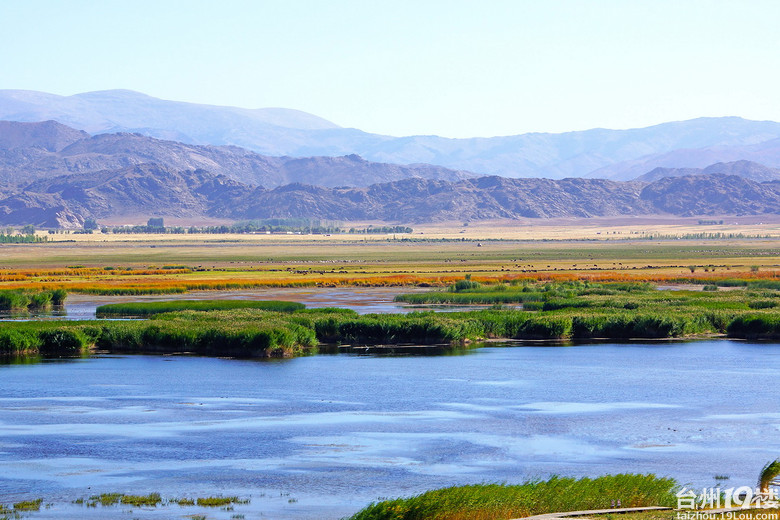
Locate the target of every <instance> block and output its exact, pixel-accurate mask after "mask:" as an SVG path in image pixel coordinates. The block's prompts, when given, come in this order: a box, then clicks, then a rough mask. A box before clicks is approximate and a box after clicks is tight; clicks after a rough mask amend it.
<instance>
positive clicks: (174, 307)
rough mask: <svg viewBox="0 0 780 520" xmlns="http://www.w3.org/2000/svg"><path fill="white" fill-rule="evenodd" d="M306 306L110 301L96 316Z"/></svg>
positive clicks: (297, 308) (298, 306)
mask: <svg viewBox="0 0 780 520" xmlns="http://www.w3.org/2000/svg"><path fill="white" fill-rule="evenodd" d="M305 308H306V306H305V305H303V304H302V303H297V302H286V301H274V300H265V301H256V300H172V301H166V302H129V303H111V304H108V305H101V306H100V307H98V308H97V311H96V312H97V316H98V317H106V316H150V315H152V314H162V313H166V312H178V311H228V310H234V309H260V310H264V311H275V312H294V311H300V310H303V309H305Z"/></svg>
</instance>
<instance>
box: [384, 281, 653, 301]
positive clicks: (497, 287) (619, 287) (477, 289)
mask: <svg viewBox="0 0 780 520" xmlns="http://www.w3.org/2000/svg"><path fill="white" fill-rule="evenodd" d="M653 290H654V287H653V285H652V284H649V283H643V282H637V283H630V282H615V283H589V282H580V281H573V282H549V283H533V282H528V281H525V282H522V283H513V284H503V283H501V284H493V285H483V284H480V283H477V282H472V281H468V280H461V281H459V282H457V283H455V284H453V285H451V286H450V287H449V288H448V289H447V290H446V291H431V292H426V293H412V294H400V295H398V296H396V298H395V300H396V301H398V302H405V303H412V304H417V305H423V304H455V305H480V304H484V305H492V304H526V303H529V302H548V301H550V300H553V299H573V298H576V297H579V296H589V295H616V294H635V293H649V292H651V291H653Z"/></svg>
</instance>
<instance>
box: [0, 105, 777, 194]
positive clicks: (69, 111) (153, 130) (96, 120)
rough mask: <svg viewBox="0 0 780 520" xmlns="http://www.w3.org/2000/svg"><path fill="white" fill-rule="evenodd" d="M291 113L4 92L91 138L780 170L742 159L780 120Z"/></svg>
mask: <svg viewBox="0 0 780 520" xmlns="http://www.w3.org/2000/svg"><path fill="white" fill-rule="evenodd" d="M20 92H23V93H24V94H20ZM20 98H21V99H20ZM150 107H151V108H150ZM258 110H263V109H258ZM273 110H282V111H284V110H287V109H273ZM284 114H285V118H286V119H285V118H282V119H284V120H283V121H282V120H278V119H274V118H273V117H271V116H270V115H268V114H266V116H264V117H265V118H264V119H263V118H262V117H260V116H259V115H258V114H256V113H253V112H252V111H251V109H240V108H236V107H219V106H215V105H197V104H194V103H182V102H177V101H166V100H161V99H157V98H153V97H151V96H147V95H145V94H140V93H135V92H133V91H103V92H97V93H83V94H76V95H74V96H55V95H53V94H45V93H36V92H34V91H8V90H0V119H16V120H22V121H34V120H35V121H37V120H45V119H55V120H58V121H60V122H62V123H64V124H69V125H70V126H73V127H74V128H78V129H82V130H85V131H88V132H90V133H101V132H106V133H108V132H117V131H124V132H131V133H132V132H140V133H143V134H144V135H149V136H151V137H157V138H161V139H173V140H177V141H181V142H184V143H187V144H203V145H218V146H221V145H234V146H241V147H244V148H247V149H250V150H253V151H255V152H257V153H260V154H263V155H271V156H290V157H308V156H346V155H352V154H357V155H360V156H361V157H363V158H365V159H366V160H369V161H373V162H382V163H393V164H416V163H426V164H435V165H440V166H443V167H446V168H450V169H455V170H465V171H471V172H475V173H477V174H481V175H503V176H508V177H514V178H517V177H548V178H564V177H584V176H590V177H606V178H615V179H619V180H627V179H628V178H632V177H636V176H637V175H641V174H643V173H645V172H647V171H650V170H651V169H653V168H654V167H656V166H684V167H703V166H706V164H712V163H714V162H718V161H721V162H728V161H734V160H738V159H751V160H755V161H757V162H763V163H765V164H767V165H769V166H773V167H780V146H777V147H776V148H772V149H767V150H764V151H763V152H758V151H755V150H754V151H753V152H752V153H754V154H756V155H754V156H741V155H740V149H741V148H745V153H751V151H750V147H755V146H757V145H760V144H761V143H765V142H768V141H771V140H773V139H780V123H778V122H774V121H750V120H746V119H742V118H738V117H722V118H698V119H692V120H688V121H677V122H669V123H662V124H659V125H653V126H650V127H645V128H635V129H628V130H609V129H591V130H584V131H577V132H566V133H561V134H553V133H528V134H519V135H514V136H499V137H475V138H467V139H451V138H444V137H439V136H424V135H418V136H405V137H393V136H387V135H380V134H370V133H367V132H363V131H361V130H358V129H354V128H343V127H339V126H338V125H335V124H334V123H331V122H329V121H326V120H324V119H322V118H317V116H311V115H310V114H309V115H308V116H311V118H314V119H309V118H308V117H307V116H304V115H302V114H305V113H297V114H298V116H299V118H298V119H296V117H293V115H291V114H290V113H287V112H284ZM107 115H110V116H111V117H110V118H109V117H107ZM280 117H281V116H280ZM258 118H259V119H258ZM296 121H297V122H296ZM285 125H286V126H285ZM672 153H675V154H676V158H677V162H676V163H675V164H668V163H663V162H659V161H662V160H663V157H664V156H665V155H666V154H672ZM703 154H704V155H706V154H709V155H710V158H711V160H709V162H706V164H701V162H702V161H701V160H699V159H695V158H696V157H700V156H702V155H703ZM743 155H744V154H743ZM637 161H639V162H640V163H641V166H637V168H639V170H640V171H636V170H632V172H631V174H627V173H626V172H625V169H626V168H629V167H630V164H629V163H632V162H637ZM621 165H622V166H621ZM627 175H628V176H627Z"/></svg>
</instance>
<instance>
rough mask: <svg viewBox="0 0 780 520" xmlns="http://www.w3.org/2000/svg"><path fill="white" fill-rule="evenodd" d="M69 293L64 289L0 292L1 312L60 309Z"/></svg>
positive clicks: (6, 290)
mask: <svg viewBox="0 0 780 520" xmlns="http://www.w3.org/2000/svg"><path fill="white" fill-rule="evenodd" d="M67 296H68V293H67V292H66V291H65V290H64V289H53V290H50V291H22V290H8V289H5V290H0V311H14V312H22V311H34V310H46V309H51V308H52V307H55V306H56V307H59V306H61V305H63V304H64V303H65V299H66V298H67Z"/></svg>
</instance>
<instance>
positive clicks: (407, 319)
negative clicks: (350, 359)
mask: <svg viewBox="0 0 780 520" xmlns="http://www.w3.org/2000/svg"><path fill="white" fill-rule="evenodd" d="M458 290H459V291H461V293H464V294H478V295H479V294H488V293H490V291H493V292H495V293H496V294H504V293H505V294H512V292H513V291H518V292H517V294H521V295H532V298H536V301H527V302H525V303H524V307H523V309H522V310H519V309H506V308H501V307H500V306H499V307H491V308H486V309H484V310H478V311H464V312H451V313H435V312H431V311H427V312H411V313H409V314H369V315H358V314H357V313H355V312H354V311H351V310H346V309H305V308H304V306H303V305H301V304H298V303H291V302H254V301H250V300H221V301H220V300H216V301H215V300H180V301H175V302H144V303H129V304H117V305H111V306H103V307H101V308H100V309H99V312H100V314H101V315H121V316H127V315H133V316H139V317H141V316H144V317H146V319H144V320H126V321H104V320H99V321H87V322H56V321H43V322H23V323H3V324H0V355H3V356H5V357H13V356H43V357H53V356H79V355H84V354H85V353H87V352H89V351H90V350H94V349H98V350H103V351H108V352H126V353H160V354H169V353H192V354H198V355H206V356H225V357H245V358H251V357H258V358H263V357H291V356H299V355H305V354H309V353H313V352H315V351H316V347H317V345H318V344H319V343H329V344H350V345H367V346H372V345H399V344H417V345H441V344H451V345H457V344H460V345H463V344H467V343H469V342H470V341H475V340H482V339H492V338H496V339H498V338H505V339H520V340H525V339H531V340H602V339H603V340H611V339H633V338H643V339H652V338H656V339H664V338H683V337H697V336H704V335H712V334H721V335H723V334H726V335H728V336H729V337H734V338H747V339H769V340H775V339H780V305H778V304H779V303H780V292H779V291H774V290H772V289H760V290H754V289H747V290H737V291H657V290H653V289H652V288H651V287H650V286H648V285H647V284H588V283H585V282H565V283H549V284H533V285H532V284H527V285H517V286H511V285H509V286H503V288H500V286H496V287H492V288H490V287H487V288H486V287H485V286H480V285H478V284H475V283H474V282H469V284H468V286H465V288H464V284H461V288H460V289H458ZM476 291H483V292H482V293H478V292H476ZM485 291H488V292H487V293H486V292H485ZM448 294H458V292H457V291H456V290H455V289H453V291H452V292H448ZM423 296H424V295H423ZM184 309H186V310H184Z"/></svg>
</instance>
